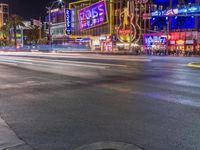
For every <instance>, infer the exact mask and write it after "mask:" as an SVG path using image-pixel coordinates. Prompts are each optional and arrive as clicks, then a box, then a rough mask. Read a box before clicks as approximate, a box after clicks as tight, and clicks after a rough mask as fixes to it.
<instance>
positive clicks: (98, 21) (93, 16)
mask: <svg viewBox="0 0 200 150" xmlns="http://www.w3.org/2000/svg"><path fill="white" fill-rule="evenodd" d="M78 16H79V24H80V29H88V28H91V27H94V26H97V25H102V24H104V23H107V22H108V16H107V10H106V3H105V2H104V1H100V2H97V3H94V4H92V5H90V6H88V7H85V8H83V9H81V10H79V12H78Z"/></svg>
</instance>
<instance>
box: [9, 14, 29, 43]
mask: <svg viewBox="0 0 200 150" xmlns="http://www.w3.org/2000/svg"><path fill="white" fill-rule="evenodd" d="M7 26H8V27H9V28H12V29H13V33H14V40H15V46H17V27H20V26H21V27H24V26H25V25H24V24H23V22H22V18H21V17H19V16H18V15H11V16H10V17H9V19H8V23H7Z"/></svg>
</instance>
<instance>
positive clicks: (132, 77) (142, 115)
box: [0, 52, 200, 150]
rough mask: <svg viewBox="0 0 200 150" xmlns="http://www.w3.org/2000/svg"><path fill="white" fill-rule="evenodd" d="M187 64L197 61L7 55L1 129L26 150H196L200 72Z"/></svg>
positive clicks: (2, 64) (1, 78)
mask: <svg viewBox="0 0 200 150" xmlns="http://www.w3.org/2000/svg"><path fill="white" fill-rule="evenodd" d="M190 62H200V58H198V57H172V56H169V57H162V56H161V57H158V56H150V57H146V56H124V55H123V56H117V55H98V54H84V53H64V54H61V53H17V52H16V53H14V52H13V53H3V52H2V53H0V83H1V84H0V89H1V90H0V97H1V98H0V122H1V118H2V120H3V121H5V123H6V124H7V125H8V126H9V128H10V129H11V131H13V132H14V133H15V135H16V136H17V138H18V140H20V141H19V147H20V145H22V144H25V145H26V146H28V147H29V148H27V149H26V148H23V150H28V149H33V150H76V149H77V148H79V147H81V146H84V145H88V144H92V143H96V142H121V143H128V144H131V145H135V146H138V147H140V148H141V149H145V150H199V149H200V142H199V141H200V69H197V68H190V67H188V66H187V64H188V63H190ZM0 128H1V123H0ZM0 132H1V129H0ZM0 134H1V133H0ZM0 139H1V135H0ZM8 140H9V139H8ZM3 144H4V143H3ZM0 146H1V142H0ZM16 149H17V148H14V149H12V150H16ZM2 150H11V149H6V148H5V149H2ZM17 150H18V149H17ZM88 150H90V149H88ZM93 150H96V149H93ZM98 150H120V149H111V148H110V149H109V148H107V149H106V148H105V149H103V148H102V149H98Z"/></svg>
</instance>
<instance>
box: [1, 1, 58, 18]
mask: <svg viewBox="0 0 200 150" xmlns="http://www.w3.org/2000/svg"><path fill="white" fill-rule="evenodd" d="M53 1H54V0H0V3H8V4H9V7H10V13H14V14H18V15H20V16H21V17H23V18H24V19H25V20H28V19H30V18H35V19H37V18H39V16H45V14H46V8H45V7H46V6H49V5H50V3H51V2H53Z"/></svg>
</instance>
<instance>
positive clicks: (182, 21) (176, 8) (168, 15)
mask: <svg viewBox="0 0 200 150" xmlns="http://www.w3.org/2000/svg"><path fill="white" fill-rule="evenodd" d="M150 10H151V12H150V16H151V19H150V25H149V31H152V33H153V32H155V33H154V35H155V36H156V34H158V35H160V34H161V35H162V36H166V37H167V38H166V41H167V42H166V43H167V44H165V45H163V44H161V45H160V44H159V43H157V42H156V41H155V42H152V41H151V40H152V39H154V37H153V36H151V38H150V41H148V38H149V34H145V35H144V40H146V42H147V43H149V44H145V48H146V49H167V50H181V51H182V52H184V51H189V50H192V51H194V52H195V51H197V50H199V49H200V46H199V45H200V33H199V27H200V16H199V15H200V4H199V3H198V1H195V0H170V1H168V0H154V2H153V4H152V5H151V9H150ZM152 33H151V35H152ZM155 39H156V38H155ZM150 43H151V44H150Z"/></svg>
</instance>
